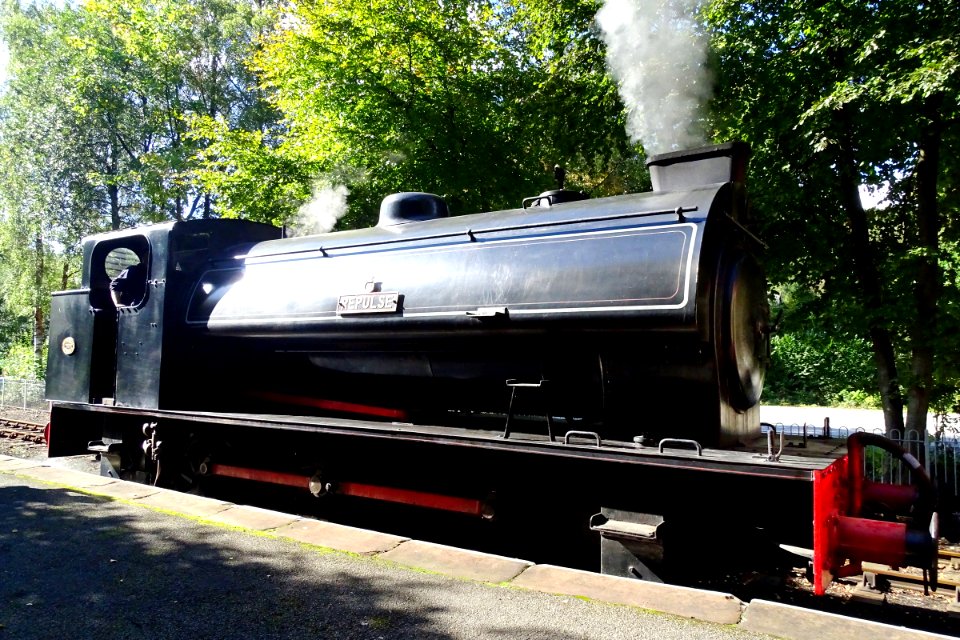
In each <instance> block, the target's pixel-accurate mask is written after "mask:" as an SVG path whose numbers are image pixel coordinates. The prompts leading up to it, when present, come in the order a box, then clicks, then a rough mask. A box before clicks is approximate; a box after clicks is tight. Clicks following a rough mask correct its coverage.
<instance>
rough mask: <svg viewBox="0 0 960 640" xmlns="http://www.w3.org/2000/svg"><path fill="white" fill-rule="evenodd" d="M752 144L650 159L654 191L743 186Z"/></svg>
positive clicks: (715, 147) (723, 145)
mask: <svg viewBox="0 0 960 640" xmlns="http://www.w3.org/2000/svg"><path fill="white" fill-rule="evenodd" d="M749 159H750V145H748V144H747V143H746V142H726V143H724V144H715V145H711V146H709V147H699V148H697V149H686V150H684V151H672V152H670V153H661V154H659V155H655V156H650V158H649V159H648V160H647V167H648V168H649V169H650V179H651V180H652V181H653V190H654V191H677V190H680V189H690V188H692V187H699V186H703V185H707V184H716V183H718V182H739V183H741V184H742V183H743V182H744V181H745V180H746V175H747V160H749Z"/></svg>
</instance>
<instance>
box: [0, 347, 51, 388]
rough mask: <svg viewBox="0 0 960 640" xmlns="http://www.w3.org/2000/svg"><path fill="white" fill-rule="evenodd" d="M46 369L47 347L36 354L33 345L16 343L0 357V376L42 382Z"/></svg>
mask: <svg viewBox="0 0 960 640" xmlns="http://www.w3.org/2000/svg"><path fill="white" fill-rule="evenodd" d="M46 367H47V347H46V345H44V347H43V349H41V350H40V352H39V353H36V352H35V350H34V348H33V345H32V344H28V343H25V342H18V343H16V344H14V345H13V346H11V347H10V348H9V349H7V350H6V351H5V352H4V353H3V354H2V355H0V375H3V376H4V377H7V378H17V379H21V380H42V379H43V376H44V373H45V370H46Z"/></svg>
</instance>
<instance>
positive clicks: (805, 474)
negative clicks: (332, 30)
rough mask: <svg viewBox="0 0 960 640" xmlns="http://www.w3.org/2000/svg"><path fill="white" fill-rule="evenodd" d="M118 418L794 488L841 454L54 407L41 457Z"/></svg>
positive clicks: (70, 447) (68, 448) (94, 435)
mask: <svg viewBox="0 0 960 640" xmlns="http://www.w3.org/2000/svg"><path fill="white" fill-rule="evenodd" d="M71 414H72V415H71ZM125 418H128V419H131V420H136V421H138V422H139V423H142V422H144V421H157V422H160V423H161V424H164V425H165V426H166V428H167V429H168V430H175V429H180V428H182V429H189V428H190V427H191V425H211V426H218V427H226V428H244V429H254V430H264V432H265V433H269V432H270V431H278V430H279V431H285V432H291V433H293V432H300V433H312V434H327V435H334V436H349V437H356V438H363V439H373V440H380V441H392V442H401V441H402V442H409V443H423V444H435V445H442V446H452V447H456V448H466V449H483V450H488V451H503V452H515V453H524V454H529V455H533V456H545V457H557V458H569V459H582V460H589V461H599V462H617V463H624V464H628V465H642V466H646V467H653V468H673V469H680V470H688V471H703V472H709V473H720V474H732V475H738V476H739V475H745V476H757V477H763V478H771V479H774V478H775V479H783V480H802V481H812V480H813V478H814V473H815V472H816V471H819V470H821V469H824V468H826V467H827V466H829V465H830V464H831V463H832V462H833V461H834V460H835V459H836V457H838V455H839V454H840V453H843V450H842V449H841V450H840V451H839V452H835V455H832V456H814V455H802V456H801V455H790V456H788V455H784V456H781V457H780V459H779V460H778V461H769V460H767V459H766V457H765V456H763V455H759V454H757V453H756V452H755V451H753V450H747V451H736V450H726V449H723V450H721V449H710V448H700V449H699V451H698V450H697V449H689V450H688V449H680V448H669V449H668V448H666V447H659V446H643V445H641V444H639V443H638V442H624V441H617V440H601V439H600V438H599V437H598V436H596V435H594V436H593V437H592V438H589V439H584V438H572V437H563V438H558V439H557V440H556V441H552V440H550V438H549V436H548V435H547V434H542V435H541V434H529V433H512V434H510V437H509V438H507V439H505V438H504V437H503V433H502V432H501V431H499V430H498V431H493V430H478V429H460V428H452V427H443V426H433V425H422V424H411V423H402V422H384V421H374V420H356V419H348V418H332V417H318V416H291V415H275V414H243V413H219V412H192V411H176V410H163V409H136V408H125V407H117V406H107V405H91V404H80V403H64V402H54V403H52V408H51V433H50V440H49V442H48V448H49V455H50V456H51V457H56V456H66V455H78V454H82V453H86V452H87V445H88V443H89V442H92V441H96V440H100V439H101V437H102V433H103V431H102V429H103V425H104V424H106V423H110V422H115V421H118V420H120V421H122V420H124V419H125ZM558 426H559V425H558ZM559 432H563V433H564V435H565V436H566V435H577V434H581V435H582V434H583V433H585V432H583V431H580V430H577V429H574V430H569V431H567V430H565V429H564V427H563V426H560V429H559ZM655 444H659V443H655ZM764 446H765V445H764ZM806 453H810V452H806Z"/></svg>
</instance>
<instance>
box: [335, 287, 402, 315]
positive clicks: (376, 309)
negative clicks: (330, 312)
mask: <svg viewBox="0 0 960 640" xmlns="http://www.w3.org/2000/svg"><path fill="white" fill-rule="evenodd" d="M399 301H400V294H399V293H397V292H395V291H394V292H379V291H378V292H375V293H354V294H349V295H344V296H340V298H339V299H338V300H337V315H338V316H344V315H355V314H364V313H396V312H397V308H398V306H399Z"/></svg>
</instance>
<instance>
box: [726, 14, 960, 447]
mask: <svg viewBox="0 0 960 640" xmlns="http://www.w3.org/2000/svg"><path fill="white" fill-rule="evenodd" d="M708 17H709V20H710V22H711V24H712V25H713V28H714V44H715V49H716V52H717V65H716V66H717V69H718V73H719V76H718V91H717V99H716V100H715V106H716V113H717V118H716V124H717V130H718V132H719V134H720V136H721V137H741V138H744V139H746V140H747V141H749V142H750V143H751V144H752V145H753V148H754V159H753V171H752V174H753V175H754V176H755V177H759V180H757V179H755V180H754V185H753V186H754V189H753V191H752V193H753V195H754V198H755V200H756V202H757V205H758V206H757V209H758V210H759V211H760V212H761V213H762V223H763V224H764V226H765V227H766V229H765V237H767V238H769V239H770V241H771V244H772V251H771V256H773V258H774V260H773V261H774V265H773V269H774V271H773V272H774V278H775V279H779V280H781V281H787V282H795V283H798V284H802V285H805V286H807V287H810V288H811V290H816V291H819V292H820V294H821V295H823V296H824V297H826V298H829V299H831V300H834V301H835V302H840V301H842V302H843V306H842V307H840V306H839V305H834V308H846V309H848V310H849V311H848V313H847V314H846V317H845V318H844V319H843V320H844V322H845V323H847V324H848V326H850V327H852V328H853V329H854V330H855V332H856V333H858V334H859V335H862V336H863V337H864V338H866V339H867V340H869V342H870V344H871V348H872V351H873V355H874V360H875V362H876V365H877V380H878V387H879V391H880V395H881V398H882V402H883V409H884V414H885V418H886V424H887V430H888V432H891V433H892V432H894V431H897V432H899V433H901V434H902V433H903V427H904V423H903V415H902V409H903V391H902V389H906V395H907V398H908V409H909V414H908V418H907V423H906V427H907V428H908V429H917V430H922V429H924V428H925V419H926V413H927V409H928V406H929V402H930V400H931V398H932V397H933V396H932V395H931V394H933V393H934V392H935V391H936V390H937V384H936V381H935V379H934V374H935V372H938V371H939V372H940V373H939V374H938V375H941V374H943V375H947V376H949V375H950V374H948V373H947V371H946V370H945V369H944V368H943V367H940V366H939V365H938V360H939V359H940V358H941V357H942V356H943V355H945V356H946V357H947V358H949V359H950V360H953V361H954V362H953V363H952V364H950V365H949V366H948V367H947V369H952V370H954V371H956V369H957V366H956V362H955V357H951V355H950V354H954V353H956V348H955V347H954V345H955V339H954V338H953V336H954V335H955V332H952V331H951V328H952V327H954V326H955V324H956V317H955V315H956V313H955V311H953V309H955V307H947V306H945V305H944V304H943V303H944V300H945V299H947V297H949V298H953V297H954V296H955V292H954V291H946V290H945V287H948V288H955V286H956V282H955V277H953V278H952V281H950V280H945V278H944V276H945V275H948V274H949V273H955V271H956V266H955V265H956V263H955V262H954V259H955V250H953V253H952V255H951V252H950V251H945V248H946V247H947V243H949V246H950V247H953V246H955V241H956V230H955V228H954V227H955V224H954V223H953V222H952V219H953V218H954V217H955V216H951V217H946V218H945V216H944V215H943V213H944V211H950V212H952V211H955V210H956V196H955V195H951V194H955V191H956V178H955V176H956V161H955V160H954V159H953V158H954V157H955V155H953V154H944V153H942V149H943V148H944V146H945V145H949V146H952V145H955V144H956V142H957V116H958V103H960V100H958V97H960V95H958V80H960V72H958V71H960V65H958V59H957V54H956V50H957V44H958V43H957V41H956V40H957V34H958V33H960V16H958V8H957V7H956V6H955V4H954V3H944V2H929V3H928V2H921V3H919V4H918V3H910V2H903V1H899V0H885V1H884V2H878V3H861V2H857V1H855V0H828V1H827V2H818V3H810V2H806V1H805V0H776V1H775V2H769V3H762V4H757V3H750V2H741V1H739V0H717V1H716V2H714V4H713V5H712V6H711V9H710V12H709V14H708ZM862 184H867V185H881V184H886V185H889V188H890V194H891V196H890V206H888V207H885V208H877V209H873V210H866V209H865V208H864V206H863V203H862V201H861V198H860V195H859V188H860V186H861V185H862ZM944 219H947V220H948V221H949V222H948V224H947V225H944V224H943V220H944ZM945 266H946V267H947V269H946V271H945V270H944V267H945ZM938 346H939V347H940V348H939V349H938V348H937V347H938ZM906 354H909V356H907V355H906ZM954 375H955V374H954ZM941 379H943V378H941ZM954 379H956V377H954Z"/></svg>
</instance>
